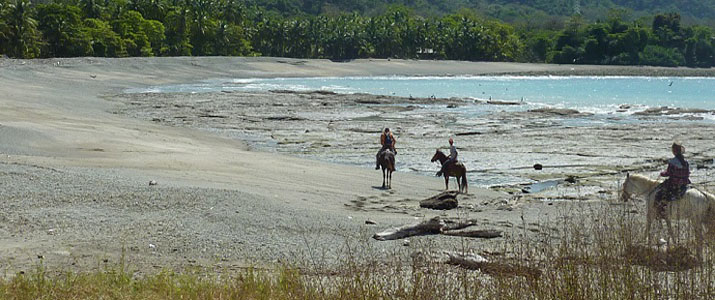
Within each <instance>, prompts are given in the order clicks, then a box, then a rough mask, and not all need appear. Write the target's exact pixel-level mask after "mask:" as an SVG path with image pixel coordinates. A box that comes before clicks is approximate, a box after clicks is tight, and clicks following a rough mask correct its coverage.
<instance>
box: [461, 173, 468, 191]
mask: <svg viewBox="0 0 715 300" xmlns="http://www.w3.org/2000/svg"><path fill="white" fill-rule="evenodd" d="M462 187H464V193H465V194H469V186H468V184H467V173H464V175H462Z"/></svg>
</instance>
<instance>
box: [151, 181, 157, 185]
mask: <svg viewBox="0 0 715 300" xmlns="http://www.w3.org/2000/svg"><path fill="white" fill-rule="evenodd" d="M149 185H157V182H156V180H150V181H149Z"/></svg>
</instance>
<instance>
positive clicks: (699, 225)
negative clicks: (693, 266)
mask: <svg viewBox="0 0 715 300" xmlns="http://www.w3.org/2000/svg"><path fill="white" fill-rule="evenodd" d="M691 222H692V223H694V224H691V226H694V227H693V229H695V238H697V239H698V241H697V243H698V246H697V247H698V249H697V254H698V260H700V261H703V246H704V244H705V240H704V238H705V237H704V236H703V226H705V222H703V218H702V217H694V218H692V219H691Z"/></svg>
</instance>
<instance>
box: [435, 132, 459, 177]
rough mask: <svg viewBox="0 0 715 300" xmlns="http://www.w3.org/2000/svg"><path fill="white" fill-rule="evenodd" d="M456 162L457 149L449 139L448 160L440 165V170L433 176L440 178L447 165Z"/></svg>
mask: <svg viewBox="0 0 715 300" xmlns="http://www.w3.org/2000/svg"><path fill="white" fill-rule="evenodd" d="M456 162H457V147H455V146H454V140H453V139H452V138H449V159H448V160H447V161H445V162H444V163H443V164H442V168H441V169H440V170H439V171H438V172H437V174H435V175H436V176H437V177H439V176H442V173H444V171H446V170H447V166H448V165H449V164H453V163H456Z"/></svg>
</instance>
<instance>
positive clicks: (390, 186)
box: [387, 170, 392, 189]
mask: <svg viewBox="0 0 715 300" xmlns="http://www.w3.org/2000/svg"><path fill="white" fill-rule="evenodd" d="M387 187H388V188H389V189H392V170H389V171H388V172H387Z"/></svg>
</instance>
